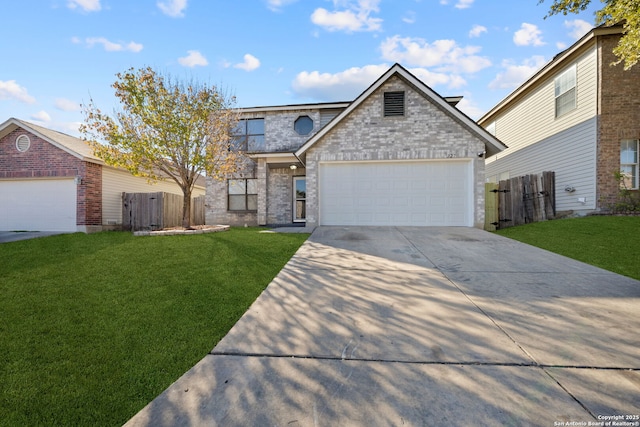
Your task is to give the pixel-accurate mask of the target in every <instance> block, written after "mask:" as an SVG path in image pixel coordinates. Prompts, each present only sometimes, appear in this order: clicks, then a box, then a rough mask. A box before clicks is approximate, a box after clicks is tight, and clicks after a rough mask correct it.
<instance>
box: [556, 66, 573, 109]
mask: <svg viewBox="0 0 640 427" xmlns="http://www.w3.org/2000/svg"><path fill="white" fill-rule="evenodd" d="M554 86H555V97H556V118H558V117H560V116H562V115H563V114H566V113H568V112H569V111H571V110H573V109H575V108H576V66H575V65H574V66H572V67H571V68H569V69H568V70H567V71H565V72H564V73H562V74H560V75H559V76H558V77H556V79H555V81H554Z"/></svg>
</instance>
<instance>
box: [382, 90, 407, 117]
mask: <svg viewBox="0 0 640 427" xmlns="http://www.w3.org/2000/svg"><path fill="white" fill-rule="evenodd" d="M384 116H385V117H394V116H404V92H385V93H384Z"/></svg>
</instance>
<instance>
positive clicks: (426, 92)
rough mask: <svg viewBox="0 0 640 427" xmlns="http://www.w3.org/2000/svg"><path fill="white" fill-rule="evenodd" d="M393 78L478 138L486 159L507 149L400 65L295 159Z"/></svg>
mask: <svg viewBox="0 0 640 427" xmlns="http://www.w3.org/2000/svg"><path fill="white" fill-rule="evenodd" d="M393 76H398V77H400V78H401V79H402V80H404V81H405V82H406V83H408V84H409V85H411V86H412V87H413V88H414V89H415V90H416V91H418V92H419V93H420V94H422V95H423V96H424V97H426V98H429V99H430V100H431V101H433V103H434V104H435V105H436V106H437V107H438V108H440V109H441V110H442V111H444V112H445V114H447V115H448V116H449V117H451V118H452V119H453V120H455V121H456V122H458V123H459V124H461V125H462V126H463V127H465V128H466V129H467V130H468V131H470V132H471V133H473V134H474V135H476V136H477V137H478V138H480V139H481V140H482V141H483V142H484V144H485V147H486V150H487V157H488V156H491V155H493V154H497V153H498V152H500V151H502V150H504V149H506V148H507V146H506V145H504V144H503V143H502V142H500V140H498V139H497V138H496V137H495V136H493V135H491V134H490V133H489V132H487V131H486V130H485V129H484V128H482V127H480V126H479V125H478V124H477V123H476V122H474V121H473V120H472V119H470V118H469V117H468V116H467V115H465V114H464V113H463V112H462V111H460V110H458V109H457V108H455V107H454V106H453V105H451V104H450V103H449V102H448V101H447V99H446V98H443V97H442V96H440V95H438V94H437V93H436V92H435V91H434V90H433V89H431V88H430V87H429V86H427V85H426V84H424V83H423V82H422V81H421V80H420V79H418V78H417V77H416V76H414V75H413V74H411V73H410V72H409V71H408V70H407V69H406V68H404V67H403V66H401V65H400V64H394V65H393V66H392V67H391V68H389V70H387V72H386V73H384V74H383V75H382V76H381V77H380V78H379V79H378V80H376V81H375V82H374V83H373V84H372V85H371V86H369V87H368V88H367V89H366V90H365V91H364V92H362V93H361V94H360V95H359V96H358V97H357V98H356V99H355V100H354V101H353V102H352V103H351V104H349V106H348V107H347V108H345V109H344V110H343V111H342V112H341V113H340V114H338V115H337V116H336V117H335V118H334V119H333V120H332V121H331V122H329V123H328V124H327V125H326V126H325V127H323V128H322V129H320V131H319V132H318V133H316V134H315V135H314V136H313V137H311V138H310V139H309V140H308V141H307V142H305V143H304V145H303V146H302V147H300V148H299V149H298V150H297V151H296V152H295V155H296V157H298V158H300V157H301V156H303V155H304V154H305V153H306V151H307V150H309V149H310V148H311V147H313V146H314V145H315V144H316V143H317V142H318V141H319V140H320V139H321V138H322V137H323V136H325V135H326V134H327V133H329V132H330V131H331V129H333V128H334V127H336V126H337V125H338V123H340V122H341V121H342V119H344V118H345V117H347V116H348V115H349V114H351V112H352V111H354V110H355V109H356V108H358V107H359V106H360V105H361V104H362V103H363V102H364V101H365V100H366V99H367V98H368V97H369V96H371V95H372V94H373V93H374V92H375V91H376V90H378V89H379V88H380V87H381V86H382V85H383V84H384V83H385V82H386V81H387V80H389V79H390V78H391V77H393Z"/></svg>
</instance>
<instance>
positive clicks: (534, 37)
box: [513, 22, 545, 46]
mask: <svg viewBox="0 0 640 427" xmlns="http://www.w3.org/2000/svg"><path fill="white" fill-rule="evenodd" d="M513 42H514V43H515V44H516V45H517V46H542V45H544V44H545V43H544V42H543V41H542V31H540V29H539V28H538V26H537V25H534V24H529V23H527V22H524V23H522V25H521V26H520V29H519V30H518V31H516V32H515V34H514V35H513Z"/></svg>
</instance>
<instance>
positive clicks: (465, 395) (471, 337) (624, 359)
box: [126, 227, 640, 426]
mask: <svg viewBox="0 0 640 427" xmlns="http://www.w3.org/2000/svg"><path fill="white" fill-rule="evenodd" d="M630 256H637V254H633V255H631V254H630ZM638 415H640V282H639V281H636V280H633V279H630V278H626V277H623V276H619V275H616V274H613V273H610V272H607V271H604V270H600V269H598V268H595V267H592V266H589V265H586V264H582V263H579V262H576V261H573V260H570V259H568V258H564V257H561V256H558V255H554V254H552V253H549V252H546V251H543V250H540V249H537V248H534V247H531V246H528V245H524V244H521V243H518V242H515V241H512V240H509V239H506V238H502V237H500V236H496V235H493V234H490V233H487V232H484V231H481V230H477V229H472V228H410V227H397V228H392V227H380V228H375V227H371V228H367V227H320V228H318V229H316V230H315V232H314V233H313V234H312V236H311V237H310V238H309V240H308V241H307V242H305V244H304V245H303V246H302V247H301V248H300V249H299V251H298V252H297V253H296V254H295V256H294V257H293V258H292V259H291V261H290V262H289V263H288V264H287V265H286V267H285V268H284V269H283V270H282V271H281V272H280V274H279V275H278V276H277V277H276V278H275V279H274V280H273V282H272V283H271V284H270V285H269V286H268V288H267V289H266V290H265V291H264V293H263V294H262V295H261V296H260V297H259V298H258V300H257V301H256V302H255V303H254V304H253V305H252V306H251V308H250V309H249V310H248V312H247V313H246V314H245V315H244V316H243V317H242V319H241V320H240V321H239V322H238V323H237V324H236V325H235V326H234V327H233V329H232V330H231V331H230V332H229V334H228V335H227V336H226V337H225V338H224V339H223V340H222V341H220V343H219V344H218V345H217V346H216V347H215V348H214V349H213V350H212V352H211V353H210V354H208V355H207V356H206V357H204V359H203V360H202V361H201V362H199V363H198V364H197V365H196V366H195V367H193V368H192V369H191V370H190V371H189V372H187V373H186V374H185V375H184V376H183V377H181V378H180V379H179V380H178V381H177V382H176V383H174V384H173V385H172V386H171V387H169V388H168V389H167V390H166V391H165V392H163V393H162V394H161V395H160V396H159V397H158V398H156V399H155V400H154V401H153V402H151V403H150V404H149V405H148V406H147V407H145V408H144V409H143V410H142V411H141V412H140V413H138V414H137V415H136V416H135V417H134V418H132V419H131V420H130V421H129V422H128V423H127V424H126V425H127V426H175V425H184V426H187V425H189V426H196V425H208V426H212V425H214V426H215V425H221V426H249V425H250V426H267V425H270V426H312V425H313V426H318V425H320V426H339V425H349V426H352V425H353V426H402V425H407V426H423V425H452V426H453V425H469V426H481V425H487V426H488V425H513V426H522V425H531V426H560V425H571V424H567V423H569V422H572V421H573V422H580V423H582V422H584V424H583V425H587V423H588V422H592V423H593V422H599V421H602V422H603V424H602V425H606V424H604V423H606V422H607V421H612V420H613V419H611V418H602V417H611V416H629V417H630V418H631V419H629V420H625V419H624V418H622V419H618V421H620V420H621V421H629V422H633V423H635V422H638V424H627V425H639V424H640V419H638V418H635V419H634V417H637V416H638ZM573 425H580V424H573ZM591 425H594V424H591ZM609 425H611V424H609ZM619 425H623V424H619Z"/></svg>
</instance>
